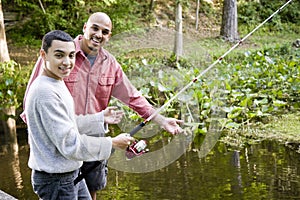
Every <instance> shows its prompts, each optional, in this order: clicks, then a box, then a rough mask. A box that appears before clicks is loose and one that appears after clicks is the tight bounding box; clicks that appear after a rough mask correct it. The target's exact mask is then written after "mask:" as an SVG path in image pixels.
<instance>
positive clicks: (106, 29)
mask: <svg viewBox="0 0 300 200" xmlns="http://www.w3.org/2000/svg"><path fill="white" fill-rule="evenodd" d="M93 26H95V27H97V28H100V29H102V28H101V26H99V25H97V24H92V27H93ZM102 30H105V31H109V32H110V29H109V28H104V29H102Z"/></svg>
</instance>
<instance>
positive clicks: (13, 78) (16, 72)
mask: <svg viewBox="0 0 300 200" xmlns="http://www.w3.org/2000/svg"><path fill="white" fill-rule="evenodd" d="M28 78H29V73H28V72H24V71H22V69H21V66H20V65H19V64H17V63H16V62H14V61H12V60H11V61H9V62H4V63H0V102H1V104H0V110H1V109H3V108H9V107H12V106H14V107H16V108H18V107H19V106H20V105H21V102H22V100H23V95H24V92H25V89H26V83H27V80H28Z"/></svg>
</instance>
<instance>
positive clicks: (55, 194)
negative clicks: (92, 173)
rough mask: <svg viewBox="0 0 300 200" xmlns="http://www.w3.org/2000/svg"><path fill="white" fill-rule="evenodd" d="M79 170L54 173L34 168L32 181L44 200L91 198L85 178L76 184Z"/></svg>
mask: <svg viewBox="0 0 300 200" xmlns="http://www.w3.org/2000/svg"><path fill="white" fill-rule="evenodd" d="M78 173H79V170H76V171H73V172H68V173H62V174H59V173H57V174H54V173H46V172H39V171H36V170H32V173H31V182H32V186H33V190H34V192H35V193H36V194H37V195H38V196H39V198H40V199H44V200H75V199H82V200H83V199H84V200H91V196H90V194H89V191H88V189H87V186H86V183H85V181H84V179H83V180H82V181H80V182H79V183H77V184H76V185H74V179H75V178H76V177H77V176H78Z"/></svg>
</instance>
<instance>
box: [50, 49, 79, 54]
mask: <svg viewBox="0 0 300 200" xmlns="http://www.w3.org/2000/svg"><path fill="white" fill-rule="evenodd" d="M54 52H55V53H56V52H58V53H65V52H64V51H62V50H60V49H56V50H54ZM75 52H76V51H71V52H70V53H75Z"/></svg>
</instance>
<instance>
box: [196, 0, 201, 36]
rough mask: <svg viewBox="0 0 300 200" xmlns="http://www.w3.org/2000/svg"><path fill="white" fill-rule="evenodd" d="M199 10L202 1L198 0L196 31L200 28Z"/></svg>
mask: <svg viewBox="0 0 300 200" xmlns="http://www.w3.org/2000/svg"><path fill="white" fill-rule="evenodd" d="M199 8H200V0H197V9H196V31H197V30H198V28H199Z"/></svg>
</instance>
